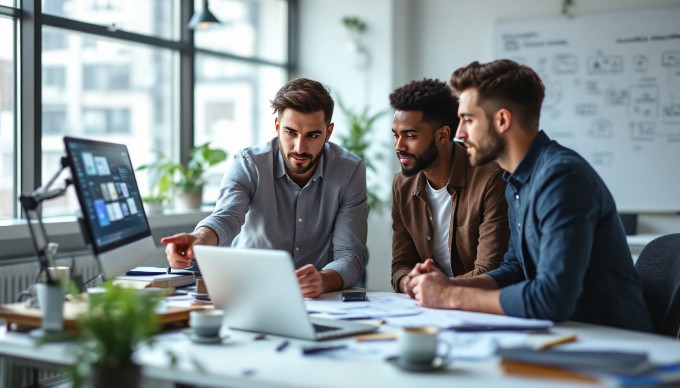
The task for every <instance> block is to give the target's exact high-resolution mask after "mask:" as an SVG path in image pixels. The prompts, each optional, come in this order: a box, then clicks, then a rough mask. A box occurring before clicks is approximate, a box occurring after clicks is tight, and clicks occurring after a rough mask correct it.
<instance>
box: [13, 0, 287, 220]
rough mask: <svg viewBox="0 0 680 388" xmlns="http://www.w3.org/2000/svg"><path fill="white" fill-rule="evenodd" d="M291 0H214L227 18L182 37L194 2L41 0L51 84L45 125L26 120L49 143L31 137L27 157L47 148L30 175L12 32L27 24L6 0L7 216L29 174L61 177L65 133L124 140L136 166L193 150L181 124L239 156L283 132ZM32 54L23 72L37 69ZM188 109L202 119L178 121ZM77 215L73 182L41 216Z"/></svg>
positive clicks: (45, 73) (45, 91)
mask: <svg viewBox="0 0 680 388" xmlns="http://www.w3.org/2000/svg"><path fill="white" fill-rule="evenodd" d="M290 1H294V0H290ZM288 2H289V1H286V0H259V1H252V2H251V1H237V0H212V1H211V2H210V6H211V9H212V10H213V12H214V13H215V14H216V15H217V17H218V18H219V19H220V20H221V21H222V24H220V25H219V26H217V27H216V28H212V29H210V30H207V31H203V30H201V31H195V33H194V34H193V37H194V39H193V40H185V41H182V40H181V39H186V38H181V36H182V34H181V33H182V30H183V29H185V28H186V26H184V25H181V23H180V15H181V14H182V12H189V15H186V14H185V16H184V17H185V18H186V19H185V20H188V16H190V14H191V12H193V11H192V10H187V11H183V8H182V7H186V2H184V1H180V0H116V1H109V0H43V1H42V2H40V3H41V5H42V9H41V11H42V12H43V13H44V16H43V17H42V18H35V19H34V20H37V21H38V22H39V23H42V25H39V26H38V28H37V30H38V31H39V34H40V36H39V38H38V39H39V42H37V43H39V44H36V47H41V48H42V51H41V53H40V54H41V62H42V63H41V65H42V67H41V68H37V69H36V71H39V72H40V74H41V75H42V77H41V81H42V83H41V85H42V90H41V93H40V94H38V95H39V96H41V98H40V100H39V101H35V107H36V109H37V110H38V112H39V113H38V114H41V116H40V117H41V120H36V124H38V125H36V127H35V128H32V127H31V126H32V125H33V123H28V124H25V125H22V127H21V130H28V131H30V133H31V134H33V133H35V135H36V136H35V139H36V141H38V142H39V146H38V147H35V146H34V145H31V144H25V142H24V144H21V149H23V150H25V152H24V153H23V155H24V157H26V155H29V154H32V153H34V152H32V150H36V151H37V152H35V155H34V157H35V161H36V165H37V168H36V169H35V171H33V170H30V169H29V170H23V171H20V170H19V169H20V168H22V166H20V164H19V163H17V155H18V153H17V152H16V147H17V144H16V143H17V142H16V141H15V138H16V131H17V130H18V129H17V125H16V117H15V116H16V112H19V111H21V107H18V106H16V104H15V98H16V96H17V95H18V94H17V90H16V84H17V82H16V79H17V78H18V75H17V74H19V73H17V74H15V68H16V66H17V61H16V50H15V46H14V44H15V41H16V39H15V33H14V28H15V23H16V24H17V25H18V26H20V27H21V22H22V20H21V18H22V13H21V12H16V11H14V12H12V11H11V8H9V7H19V5H18V2H15V1H14V0H0V138H2V140H3V141H2V142H0V183H1V185H0V218H16V217H20V214H19V212H18V206H17V192H19V191H27V190H33V189H34V188H35V187H34V186H33V185H32V184H31V182H36V185H39V184H41V183H40V182H42V184H44V183H45V182H46V181H47V179H48V178H49V177H51V176H52V175H53V174H54V173H55V171H56V170H57V169H58V165H59V160H60V158H61V157H62V156H63V155H64V149H63V140H62V138H63V136H66V135H68V136H76V137H85V138H92V139H96V140H103V141H110V142H115V143H123V144H126V145H127V146H128V148H129V150H130V155H131V159H132V162H133V165H135V166H139V165H141V164H145V163H149V162H151V161H153V158H154V155H155V153H156V152H162V153H163V154H164V155H166V156H168V157H169V158H171V159H173V160H179V159H180V155H183V154H187V153H188V151H189V148H190V146H191V144H188V145H187V144H186V143H181V142H180V138H186V135H184V136H182V135H181V134H182V133H183V132H187V133H191V134H192V139H193V144H194V145H198V144H203V143H205V142H207V141H210V142H212V144H213V146H214V147H220V148H223V149H225V150H227V151H228V152H229V153H230V155H232V156H233V154H234V153H235V152H237V151H238V150H239V149H241V148H243V147H248V146H252V145H255V144H258V143H261V142H263V141H265V140H268V139H269V138H271V137H272V136H274V130H273V126H272V122H273V116H272V112H271V108H270V107H269V103H268V101H269V100H270V99H271V98H272V96H273V95H274V94H275V92H276V90H278V88H279V87H280V86H281V85H282V84H283V83H284V82H285V81H286V79H287V76H288V68H289V62H288V57H287V55H288V36H289V34H288V29H289V26H288V17H289V15H288V13H289V4H288ZM2 7H4V8H5V9H4V10H3V9H2ZM194 7H195V9H196V10H199V9H200V8H201V7H202V2H201V1H200V0H196V1H195V4H194ZM26 15H27V14H26ZM53 16H57V17H58V18H54V17H53ZM88 26H106V27H107V28H106V29H105V30H100V29H97V28H91V27H88ZM184 36H186V34H185V35H184ZM29 46H31V45H29ZM19 50H23V48H22V47H19ZM27 58H29V59H28V61H27V62H28V63H22V64H21V67H20V68H19V71H21V72H24V71H26V72H27V73H26V74H24V76H25V77H33V75H32V74H31V73H30V72H28V69H32V68H33V67H32V66H31V63H30V55H29V56H28V57H27ZM186 58H193V71H194V74H193V76H192V77H191V78H188V77H187V75H186V74H190V73H187V72H186V70H183V69H189V68H188V67H185V64H187V63H188V62H187V61H185V60H183V59H186ZM25 62H26V61H25ZM189 63H191V62H189ZM36 79H37V77H36ZM186 79H193V82H194V83H193V85H192V84H190V83H187V82H185V81H182V80H186ZM184 85H191V86H193V90H192V91H191V93H192V94H193V102H194V103H193V105H189V106H188V105H187V103H186V102H185V101H191V100H190V99H187V98H186V97H187V93H186V89H183V87H184ZM180 90H185V92H183V93H180ZM24 94H25V95H29V96H30V93H27V94H26V93H24ZM183 117H189V118H192V119H193V126H192V127H188V126H186V125H180V120H181V119H183ZM185 122H186V121H185ZM25 138H27V139H31V138H32V137H31V136H28V137H25ZM29 158H30V156H29ZM22 164H23V163H22ZM28 164H30V163H28ZM225 169H226V166H224V165H222V166H219V167H218V168H216V169H215V170H213V171H211V172H210V173H209V176H208V179H209V182H210V184H209V187H208V188H207V190H206V191H205V194H204V195H205V196H204V201H205V202H206V203H214V202H215V200H216V199H217V195H218V194H217V188H218V186H219V181H220V180H221V177H222V175H223V174H224V172H225ZM36 175H38V176H37V177H36ZM64 175H67V174H66V173H65V174H64ZM20 177H21V178H20ZM137 178H138V181H139V184H140V188H141V190H142V192H143V193H144V192H148V191H149V190H150V189H149V186H150V183H151V182H149V177H147V176H146V174H145V173H143V172H140V173H137ZM17 183H19V184H20V186H17ZM24 186H25V187H24ZM77 211H78V203H77V199H76V198H75V194H74V192H73V191H72V190H69V192H68V195H67V196H66V197H65V198H60V199H58V200H54V201H49V202H46V203H45V204H44V207H43V216H44V217H50V216H62V215H68V216H70V215H74V214H76V213H77Z"/></svg>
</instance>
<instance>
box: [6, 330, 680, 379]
mask: <svg viewBox="0 0 680 388" xmlns="http://www.w3.org/2000/svg"><path fill="white" fill-rule="evenodd" d="M381 330H390V328H383V329H381ZM552 331H553V332H555V333H563V334H566V333H574V332H575V333H578V336H579V337H578V338H579V340H578V342H576V343H573V344H569V345H563V346H564V349H568V348H573V349H579V348H580V349H584V348H588V349H595V348H597V349H616V350H628V351H638V352H640V351H646V352H648V353H649V355H650V358H651V361H652V362H658V363H665V362H674V361H675V362H677V361H679V360H680V342H676V341H674V340H673V339H671V338H668V337H662V336H658V335H651V334H643V333H637V332H633V331H628V330H619V329H612V328H607V327H600V326H593V325H586V324H579V323H573V322H572V323H564V324H560V325H557V326H556V327H555V328H554V329H553V330H552ZM229 335H230V336H229V338H227V339H225V340H224V341H223V343H222V344H220V345H199V344H194V343H192V342H191V341H189V339H188V337H187V336H186V335H185V334H183V333H181V332H175V333H166V334H162V335H159V336H158V343H157V344H156V345H155V347H154V348H153V349H143V350H141V351H140V352H138V354H137V358H138V361H139V362H140V363H141V364H142V365H144V369H143V373H144V375H145V376H146V377H148V378H152V379H154V380H163V381H173V382H181V383H186V384H199V385H210V386H238V387H254V386H257V387H262V386H272V387H283V386H288V387H290V386H295V387H342V388H346V387H382V386H389V387H417V386H423V387H425V386H427V387H428V388H429V387H447V388H450V387H452V386H461V387H474V388H483V387H499V386H503V387H504V388H510V387H522V388H530V387H545V386H555V387H561V386H574V384H569V383H564V382H553V381H550V380H542V379H530V378H519V377H514V376H507V375H504V374H503V373H502V371H501V370H500V368H499V366H498V359H497V358H495V357H492V358H489V359H485V360H481V361H463V360H454V361H453V362H452V363H451V364H450V365H449V366H448V368H447V369H445V370H442V371H439V372H435V373H409V372H404V371H401V370H399V369H396V368H395V367H393V366H392V365H390V364H388V363H386V362H384V361H383V358H384V356H376V355H375V354H372V353H371V352H370V349H371V347H372V346H396V345H395V344H394V343H393V342H392V343H384V344H383V345H378V344H376V343H374V344H370V343H357V342H356V341H354V340H353V339H345V340H337V341H332V342H330V343H329V342H324V344H333V343H336V342H337V343H346V344H349V348H350V350H347V351H345V350H340V351H336V352H330V353H325V354H323V353H322V354H317V355H314V356H303V355H302V354H301V351H300V346H301V345H310V344H312V343H311V342H308V341H298V340H291V341H290V342H291V343H290V346H288V347H287V348H286V349H285V350H284V351H282V352H277V351H276V348H277V346H278V345H279V344H280V343H281V342H282V341H283V339H282V338H279V337H275V336H267V338H266V339H264V340H258V341H256V340H254V339H253V338H254V334H252V333H245V332H232V333H229ZM69 346H70V345H65V344H50V345H45V346H43V347H41V348H40V349H36V348H35V346H34V345H33V343H32V341H31V340H30V338H28V336H27V335H25V334H18V333H6V332H5V330H4V328H3V329H0V356H6V357H16V358H20V359H26V360H33V361H39V362H45V363H48V364H54V365H68V364H69V363H71V362H72V357H71V356H70V351H69ZM395 349H396V347H395ZM166 350H171V351H172V352H174V353H175V354H176V355H178V356H179V358H180V362H179V365H178V366H177V367H176V368H175V369H172V368H170V366H169V361H168V358H167V356H166ZM342 352H346V353H342ZM352 352H354V353H352ZM193 360H195V361H197V362H198V363H199V364H201V365H202V367H203V368H204V369H205V370H206V371H207V372H204V371H201V370H198V369H197V368H196V367H195V366H194V363H193ZM612 384H613V383H611V382H603V384H602V385H612Z"/></svg>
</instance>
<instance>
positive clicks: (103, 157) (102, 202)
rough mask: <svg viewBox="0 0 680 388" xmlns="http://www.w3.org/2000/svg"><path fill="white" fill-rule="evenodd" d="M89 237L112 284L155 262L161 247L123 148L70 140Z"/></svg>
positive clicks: (75, 181) (71, 160)
mask: <svg viewBox="0 0 680 388" xmlns="http://www.w3.org/2000/svg"><path fill="white" fill-rule="evenodd" d="M64 145H65V146H66V153H67V156H68V159H69V165H70V168H71V176H72V180H73V185H74V187H75V190H76V194H77V196H78V201H79V202H80V208H81V209H82V212H83V220H84V227H85V229H86V230H85V231H84V232H85V233H87V234H88V236H86V237H87V238H88V239H89V240H90V243H91V244H92V247H93V250H94V253H95V256H96V257H97V258H98V260H99V263H100V266H101V270H102V273H103V274H104V276H105V277H106V278H110V277H114V276H117V275H120V274H123V273H125V272H126V271H128V270H130V269H132V268H134V267H136V266H138V265H139V263H141V262H143V261H144V260H146V259H148V258H150V257H151V256H153V254H154V251H155V244H154V242H153V238H152V236H151V229H150V228H149V222H148V220H147V219H146V214H145V213H144V207H143V205H142V198H141V195H140V193H139V188H138V186H137V180H136V179H135V173H134V169H133V168H132V163H131V162H130V155H129V153H128V150H127V147H126V146H125V145H123V144H115V143H107V142H102V141H95V140H87V139H79V138H74V137H68V136H67V137H64Z"/></svg>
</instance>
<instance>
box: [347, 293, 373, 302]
mask: <svg viewBox="0 0 680 388" xmlns="http://www.w3.org/2000/svg"><path fill="white" fill-rule="evenodd" d="M340 299H341V300H342V301H343V302H365V301H366V300H368V299H367V298H366V291H343V292H342V297H341V298H340Z"/></svg>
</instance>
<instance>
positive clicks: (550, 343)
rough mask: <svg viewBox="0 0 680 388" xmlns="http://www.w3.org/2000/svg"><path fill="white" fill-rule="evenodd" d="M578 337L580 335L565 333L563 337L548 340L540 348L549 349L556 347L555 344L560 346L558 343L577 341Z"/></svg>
mask: <svg viewBox="0 0 680 388" xmlns="http://www.w3.org/2000/svg"><path fill="white" fill-rule="evenodd" d="M577 338H578V337H577V336H576V334H569V335H565V336H563V337H559V338H555V339H554V340H552V341H548V342H546V343H544V344H543V345H541V346H539V347H538V350H547V349H551V348H554V347H555V346H558V345H562V344H568V343H570V342H576V339H577Z"/></svg>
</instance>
